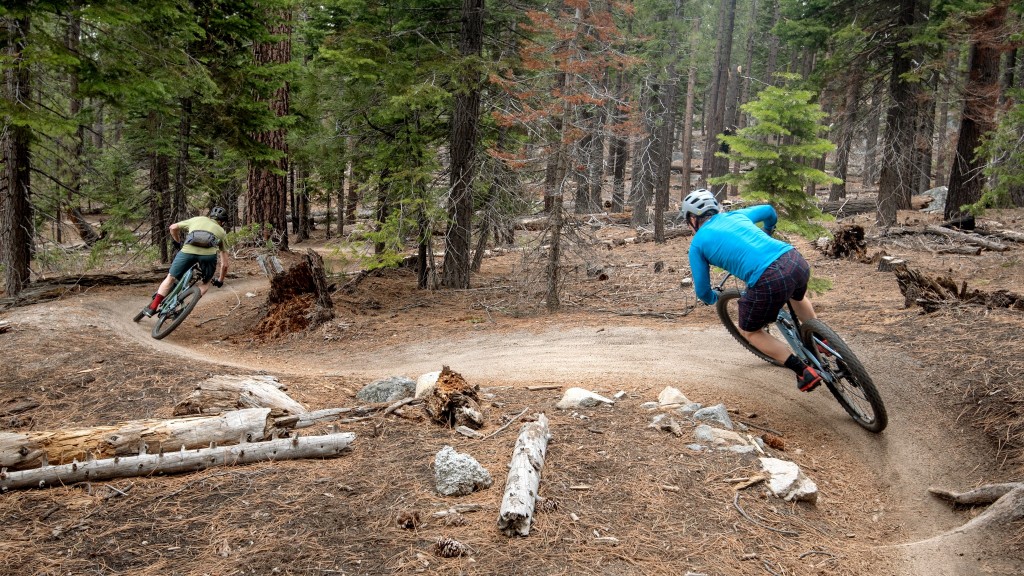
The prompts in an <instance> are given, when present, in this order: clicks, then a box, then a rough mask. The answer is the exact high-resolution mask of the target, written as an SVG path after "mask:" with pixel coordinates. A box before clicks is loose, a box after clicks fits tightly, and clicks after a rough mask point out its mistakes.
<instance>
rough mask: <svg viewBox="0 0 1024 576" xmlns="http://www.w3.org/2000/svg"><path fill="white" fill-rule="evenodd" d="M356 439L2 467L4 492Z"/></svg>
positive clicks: (256, 457) (225, 462) (325, 452)
mask: <svg viewBox="0 0 1024 576" xmlns="http://www.w3.org/2000/svg"><path fill="white" fill-rule="evenodd" d="M355 437H356V435H355V434H353V433H351V432H343V433H339V434H328V435H325V436H304V437H295V438H282V439H279V440H268V441H266V442H252V443H245V444H238V445H235V446H223V447H217V448H202V449H199V450H178V451H175V452H168V453H165V454H145V453H142V454H139V455H137V456H127V457H124V458H120V457H118V458H106V459H103V460H88V461H86V462H73V463H71V464H63V465H61V466H44V467H42V468H36V469H33V470H22V471H19V472H7V471H0V490H2V491H7V490H15V489H20V488H46V487H48V486H60V485H66V484H73V483H76V482H85V481H100V480H110V479H112V478H126V477H132V476H149V475H152V474H178V473H182V472H197V471H199V470H205V469H206V468H211V467H213V466H231V465H235V464H249V463H252V462H262V461H266V460H295V459H299V458H330V457H333V456H337V455H339V454H341V453H342V452H344V451H345V449H347V448H348V447H349V445H350V444H351V443H352V441H353V440H355Z"/></svg>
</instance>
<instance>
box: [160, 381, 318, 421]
mask: <svg viewBox="0 0 1024 576" xmlns="http://www.w3.org/2000/svg"><path fill="white" fill-rule="evenodd" d="M286 389H287V388H286V387H285V386H284V385H282V384H281V383H280V382H279V381H278V380H277V378H275V377H274V376H269V375H258V376H234V375H221V376H214V377H212V378H207V379H206V380H203V381H202V382H200V383H199V384H197V385H196V387H195V389H194V390H193V391H192V393H191V394H190V395H189V397H188V398H186V399H184V400H182V401H181V402H178V404H177V405H175V406H174V415H175V416H187V415H193V414H206V415H210V414H221V413H223V412H230V411H233V410H239V409H245V408H270V409H272V410H274V411H275V414H278V413H283V414H302V413H304V412H306V408H305V407H303V406H302V404H299V403H298V402H296V401H295V400H293V399H292V398H291V396H288V395H287V394H285V393H284V391H285V390H286Z"/></svg>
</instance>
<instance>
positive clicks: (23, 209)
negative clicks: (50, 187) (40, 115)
mask: <svg viewBox="0 0 1024 576" xmlns="http://www.w3.org/2000/svg"><path fill="white" fill-rule="evenodd" d="M30 26H31V21H30V20H29V18H28V17H27V16H26V17H22V18H0V52H2V53H3V55H4V58H5V60H6V62H5V66H4V67H3V74H4V78H3V80H4V84H3V97H4V100H6V106H7V108H8V109H9V110H16V111H17V112H18V113H22V114H27V113H29V112H30V110H27V106H28V105H29V102H31V101H32V100H31V87H32V85H31V75H30V73H29V65H28V62H26V59H25V52H24V51H25V49H26V48H27V43H28V33H29V28H30ZM6 123H7V122H5V124H6ZM4 128H5V129H4V130H2V131H0V148H2V150H0V152H2V154H3V174H2V178H3V180H2V181H0V268H3V271H4V272H3V274H4V290H5V291H6V292H7V295H8V296H15V295H17V294H19V293H20V292H21V291H22V290H23V289H24V288H25V287H26V286H28V283H29V280H30V273H31V271H30V269H29V263H30V262H31V260H32V236H33V227H32V202H31V191H32V180H31V173H32V156H31V150H30V148H29V146H30V143H31V140H32V129H31V128H29V127H28V126H26V125H25V124H22V123H18V124H12V125H9V126H5V127H4Z"/></svg>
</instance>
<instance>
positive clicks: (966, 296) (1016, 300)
mask: <svg viewBox="0 0 1024 576" xmlns="http://www.w3.org/2000/svg"><path fill="white" fill-rule="evenodd" d="M893 272H894V273H895V274H896V282H897V284H899V287H900V292H902V293H903V297H904V298H905V299H906V306H907V307H910V306H911V305H913V304H917V305H918V306H920V307H921V308H924V310H925V312H934V311H936V310H938V309H940V308H942V307H943V306H949V305H953V304H976V305H980V306H985V307H986V308H1010V309H1014V310H1024V294H1016V293H1014V292H1010V291H1009V290H996V291H994V292H983V291H981V290H977V289H975V290H968V289H967V282H966V281H964V282H961V284H960V285H959V286H957V284H956V282H955V281H953V279H952V278H950V277H948V276H939V277H934V278H933V277H930V276H927V275H925V274H922V273H921V272H919V271H917V270H913V269H911V268H909V267H907V266H905V265H904V266H897V267H896V268H895V269H894V270H893Z"/></svg>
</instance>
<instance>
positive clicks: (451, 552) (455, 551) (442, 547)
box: [434, 536, 469, 558]
mask: <svg viewBox="0 0 1024 576" xmlns="http://www.w3.org/2000/svg"><path fill="white" fill-rule="evenodd" d="M434 554H437V555H438V556H440V557H441V558H455V557H458V556H464V555H466V554H469V546H466V545H465V544H463V543H462V542H459V541H458V540H455V539H453V538H448V537H446V536H442V537H440V538H438V539H437V542H436V543H435V544H434Z"/></svg>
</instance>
